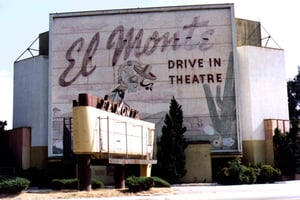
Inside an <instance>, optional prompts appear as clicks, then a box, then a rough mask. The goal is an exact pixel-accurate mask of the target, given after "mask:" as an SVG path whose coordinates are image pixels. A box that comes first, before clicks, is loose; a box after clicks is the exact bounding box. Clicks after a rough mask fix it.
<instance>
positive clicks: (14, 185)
mask: <svg viewBox="0 0 300 200" xmlns="http://www.w3.org/2000/svg"><path fill="white" fill-rule="evenodd" d="M29 184H30V181H29V180H28V179H26V178H21V177H3V176H2V177H0V193H1V194H19V193H21V192H22V190H26V189H27V188H28V186H29Z"/></svg>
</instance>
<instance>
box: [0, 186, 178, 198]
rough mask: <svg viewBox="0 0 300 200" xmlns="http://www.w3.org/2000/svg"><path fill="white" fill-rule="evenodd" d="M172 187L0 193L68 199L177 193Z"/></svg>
mask: <svg viewBox="0 0 300 200" xmlns="http://www.w3.org/2000/svg"><path fill="white" fill-rule="evenodd" d="M175 193H176V191H175V190H174V189H172V188H151V189H150V190H149V191H142V192H137V193H131V192H129V191H128V190H126V189H97V190H92V191H89V192H88V191H75V190H62V191H52V190H36V191H25V192H22V193H21V194H19V195H14V196H9V195H0V199H14V200H40V199H43V200H50V199H68V198H72V199H74V198H88V197H118V196H149V195H166V194H175Z"/></svg>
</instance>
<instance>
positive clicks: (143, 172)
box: [140, 164, 152, 177]
mask: <svg viewBox="0 0 300 200" xmlns="http://www.w3.org/2000/svg"><path fill="white" fill-rule="evenodd" d="M151 168H152V165H151V164H148V165H140V176H146V177H150V176H151Z"/></svg>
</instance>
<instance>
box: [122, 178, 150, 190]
mask: <svg viewBox="0 0 300 200" xmlns="http://www.w3.org/2000/svg"><path fill="white" fill-rule="evenodd" d="M153 183H154V181H153V178H151V177H136V176H130V177H128V178H127V179H126V180H125V184H126V185H127V187H128V189H129V191H130V192H139V191H145V190H149V189H150V188H151V187H152V186H153Z"/></svg>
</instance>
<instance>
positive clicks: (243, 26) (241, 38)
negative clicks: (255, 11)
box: [235, 18, 261, 47]
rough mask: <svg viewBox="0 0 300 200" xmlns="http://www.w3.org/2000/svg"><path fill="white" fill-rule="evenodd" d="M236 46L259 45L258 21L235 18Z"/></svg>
mask: <svg viewBox="0 0 300 200" xmlns="http://www.w3.org/2000/svg"><path fill="white" fill-rule="evenodd" d="M235 23H236V25H235V27H236V41H237V46H244V45H252V46H258V47H260V46H261V31H260V22H256V21H251V20H246V19H238V18H236V19H235Z"/></svg>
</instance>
